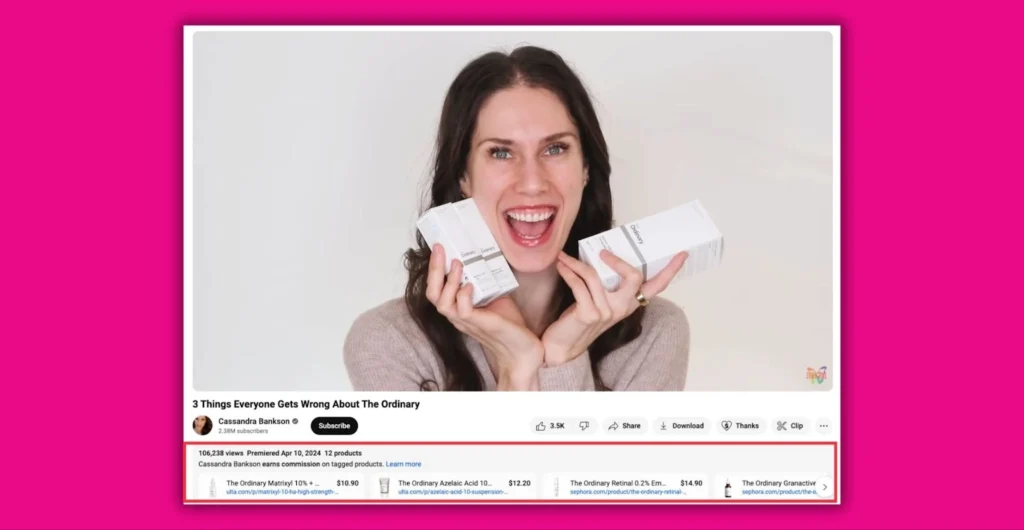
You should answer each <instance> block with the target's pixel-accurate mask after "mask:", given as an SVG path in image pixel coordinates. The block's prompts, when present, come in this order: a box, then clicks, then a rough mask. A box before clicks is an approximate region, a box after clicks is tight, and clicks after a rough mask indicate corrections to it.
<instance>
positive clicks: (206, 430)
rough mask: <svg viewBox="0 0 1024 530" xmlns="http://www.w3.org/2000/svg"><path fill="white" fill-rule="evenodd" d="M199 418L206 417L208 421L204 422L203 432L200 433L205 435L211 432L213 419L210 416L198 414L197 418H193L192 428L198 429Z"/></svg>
mask: <svg viewBox="0 0 1024 530" xmlns="http://www.w3.org/2000/svg"><path fill="white" fill-rule="evenodd" d="M199 418H206V423H204V424H203V432H201V433H200V434H202V435H204V436H205V435H207V434H210V431H212V430H213V420H211V419H210V417H209V416H196V419H194V420H192V430H195V429H196V422H197V421H199Z"/></svg>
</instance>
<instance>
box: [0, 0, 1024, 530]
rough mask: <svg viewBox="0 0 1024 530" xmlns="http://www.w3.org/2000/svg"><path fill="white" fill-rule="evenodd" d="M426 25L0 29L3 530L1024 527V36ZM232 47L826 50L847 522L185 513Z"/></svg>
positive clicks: (263, 14) (595, 16) (55, 12)
mask: <svg viewBox="0 0 1024 530" xmlns="http://www.w3.org/2000/svg"><path fill="white" fill-rule="evenodd" d="M531 3H532V4H533V9H532V11H533V12H536V13H543V15H542V16H530V15H527V14H526V13H527V12H528V9H527V7H528V5H529V4H531ZM414 4H416V3H414V2H409V6H408V7H402V8H401V9H399V5H400V3H397V2H392V3H385V2H373V3H371V5H372V6H373V7H367V6H356V7H341V6H342V3H341V2H326V1H301V2H289V3H288V5H289V7H285V4H284V3H283V2H282V3H280V4H279V5H274V4H273V3H271V2H265V1H248V2H224V1H214V2H179V3H177V4H175V5H171V4H170V3H168V4H166V5H164V4H163V3H161V2H120V3H113V2H99V3H86V4H84V5H73V4H70V3H69V4H67V5H57V4H53V3H40V4H39V5H36V6H30V2H28V1H23V2H10V3H7V4H5V6H4V7H2V8H0V10H2V11H0V13H2V15H0V20H4V21H5V22H6V24H4V27H3V31H2V32H0V45H2V48H0V49H2V50H3V51H2V54H0V56H2V57H3V60H2V61H0V68H2V70H0V71H2V72H3V74H2V76H0V79H2V81H0V86H2V88H0V90H2V102H3V113H2V115H0V131H2V132H0V134H2V135H3V142H2V144H0V145H2V158H0V177H2V180H0V182H2V184H0V241H2V246H0V248H2V254H0V268H2V271H3V274H2V275H0V277H2V280H0V282H2V283H0V317H2V318H0V355H2V362H3V368H2V373H3V378H2V381H3V389H2V392H3V410H4V411H5V413H6V414H5V416H6V418H5V421H4V424H5V429H4V437H3V440H4V441H3V444H4V446H5V447H4V449H3V454H4V459H3V467H2V469H0V475H2V477H3V479H2V480H0V495H2V496H0V526H2V525H9V526H12V527H23V528H32V527H61V526H88V527H111V528H128V527H168V528H171V527H175V528H184V527H189V528H205V527H232V528H243V527H246V528H271V527H277V528H283V527H288V528H300V527H317V528H327V527H381V528H382V527H396V526H415V527H418V528H424V529H426V528H481V527H522V526H534V525H536V526H539V527H560V528H575V527H586V528H591V529H596V528H619V527H634V528H640V527H650V528H676V527H682V526H686V527H741V526H742V527H750V526H757V527H772V528H776V527H797V528H802V527H806V526H812V527H835V528H854V527H879V526H885V527H906V526H914V527H985V526H1003V527H1010V526H1020V525H1022V524H1024V520H1022V516H1021V515H1020V514H1021V510H1020V505H1019V502H1018V501H1017V499H1018V498H1019V496H1020V490H1019V488H1018V487H1017V485H1019V476H1020V473H1021V472H1022V471H1024V469H1022V467H1024V466H1022V465H1021V457H1020V455H1019V448H1020V443H1021V442H1020V439H1019V438H1016V437H1014V438H1005V436H1007V435H1011V434H1014V433H1016V432H1019V430H1020V427H1019V426H1017V425H1014V424H1013V423H1012V420H1016V419H1017V417H1018V415H1019V414H1015V413H1016V412H1017V411H1016V410H1009V408H1010V406H1011V405H1013V404H1017V405H1018V406H1019V404H1020V403H1021V402H1022V400H1021V398H1020V396H1019V394H1018V393H1017V392H1016V391H1015V390H1016V387H1018V386H1019V384H1018V383H1017V381H1019V378H1020V373H1021V368H1022V366H1021V361H1020V353H1021V351H1022V350H1024V348H1022V346H1021V341H1020V333H1019V332H1015V331H1011V330H1012V329H1019V327H1020V325H1021V322H1020V320H1021V319H1020V318H1019V317H1020V313H1021V311H1020V309H1019V300H1020V299H1021V298H1022V296H1021V295H1022V289H1021V280H1020V277H1019V271H1020V270H1021V268H1022V267H1021V260H1020V251H1019V248H1017V247H1019V246H1020V242H1021V239H1022V238H1021V235H1020V232H1019V225H1020V221H1021V208H1020V206H1019V204H1018V199H1019V198H1020V195H1019V192H1020V187H1021V176H1020V175H1021V169H1020V164H1019V162H1018V160H1017V159H1018V158H1019V153H1020V150H1021V141H1020V130H1019V125H1020V123H1021V103H1020V94H1021V93H1022V92H1024V88H1022V87H1021V81H1020V78H1019V75H1020V67H1021V63H1020V61H1021V58H1020V57H1021V56H1020V43H1019V42H1018V41H1017V40H1016V38H1015V37H1012V36H1011V35H1013V34H1016V29H1017V28H1015V27H1013V25H1012V24H1011V23H1012V21H1013V20H1014V19H1015V18H1016V20H1020V18H1019V15H1018V16H1017V17H1013V16H1011V14H1010V13H1009V12H1008V11H1006V10H1004V9H1003V8H1001V7H999V6H997V5H993V4H989V3H986V2H971V3H970V4H969V6H970V10H969V11H968V10H967V8H964V7H961V6H955V5H954V4H946V6H945V7H936V6H938V5H940V4H938V3H928V4H925V5H924V6H923V7H903V6H901V5H900V4H898V3H896V2H886V3H883V4H882V5H881V6H872V5H869V4H868V3H866V2H865V3H862V4H860V3H859V4H858V5H856V6H854V4H853V2H849V3H847V5H837V4H830V5H823V4H822V3H820V2H811V1H802V2H801V1H789V2H784V3H777V4H775V5H773V6H765V5H759V3H757V2H750V1H725V2H715V3H714V5H713V6H710V5H709V6H690V5H685V6H676V7H671V6H669V2H666V3H665V4H666V5H665V6H657V7H656V6H655V5H654V4H651V5H648V6H640V5H638V4H636V3H629V4H628V7H627V6H623V7H600V6H599V5H597V4H595V3H593V2H569V1H563V2H558V3H547V2H516V3H513V4H501V5H493V6H491V5H490V4H482V3H481V4H476V3H471V2H465V3H463V5H455V4H454V3H452V4H449V5H450V7H445V8H439V10H438V11H437V13H434V11H435V8H433V7H431V8H427V7H417V6H415V5H414ZM398 11H401V12H402V13H403V14H402V15H389V14H388V13H393V12H398ZM428 11H429V13H430V14H428ZM509 13H519V14H516V15H510V14H509ZM236 22H239V23H353V24H358V23H517V22H519V23H525V22H530V23H532V22H550V23H638V24H648V23H665V24H676V23H814V24H840V25H841V26H842V45H843V50H842V60H843V67H842V74H843V81H842V97H843V110H842V116H843V123H842V135H843V140H842V143H843V159H842V170H843V174H842V178H843V182H842V191H843V201H842V202H843V263H842V265H843V300H842V309H843V377H844V380H843V383H844V384H843V386H844V392H845V395H844V402H843V417H842V421H843V431H844V439H843V445H842V446H841V458H842V465H843V468H842V475H841V487H842V488H843V490H842V491H843V505H842V506H839V507H835V506H748V507H737V506H728V507H726V506H654V507H637V506H607V507H604V506H569V507H553V506H540V507H515V506H499V507H487V506H474V507H450V506H407V507H406V506H368V507H361V506H337V505H333V506H263V507H254V506H190V507H185V506H182V504H181V491H182V488H181V426H180V424H179V421H178V420H179V419H180V417H181V412H180V411H181V408H180V407H181V406H182V402H181V396H182V389H181V386H182V385H181V375H182V359H181V355H182V292H181V291H182V277H181V271H182V267H181V260H182V250H181V246H182V235H181V233H182V147H181V142H182V88H181V87H182V25H183V24H186V23H189V24H204V23H236ZM1014 50H1016V51H1014ZM1014 153H1016V154H1014ZM1010 156H1012V157H1013V158H1009V157H1010ZM1014 224H1015V225H1017V226H1014ZM1004 307H1006V308H1007V309H1003V308H1004ZM92 406H96V408H91V407H92ZM1008 421H1010V423H1005V422H1008ZM951 422H956V423H951ZM1018 425H1019V424H1018ZM18 426H27V427H26V428H21V427H18ZM16 427H17V428H16ZM1014 446H1015V448H1014ZM1015 475H1016V476H1015ZM883 481H884V482H885V483H888V484H890V485H891V487H889V488H880V487H876V486H878V485H880V484H882V483H883Z"/></svg>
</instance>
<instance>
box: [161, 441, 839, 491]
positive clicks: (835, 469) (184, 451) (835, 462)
mask: <svg viewBox="0 0 1024 530" xmlns="http://www.w3.org/2000/svg"><path fill="white" fill-rule="evenodd" d="M190 445H312V446H315V445H320V446H325V445H329V446H334V445H347V446H353V445H356V446H359V445H636V446H651V445H824V446H832V481H833V482H832V483H833V487H834V488H835V493H834V494H833V495H832V498H831V499H792V500H786V499H704V500H699V499H447V500H442V499H401V500H399V499H308V500H300V499H189V498H188V494H187V488H186V487H185V484H186V478H185V477H186V475H187V471H188V470H187V465H186V461H187V455H188V446H190ZM181 498H182V499H184V502H186V503H190V504H838V503H839V442H763V441H758V442H692V441H687V442H662V441H657V442H639V441H630V442H620V441H608V442H560V441H536V442H532V441H531V442H183V444H182V446H181Z"/></svg>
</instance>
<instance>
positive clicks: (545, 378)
mask: <svg viewBox="0 0 1024 530" xmlns="http://www.w3.org/2000/svg"><path fill="white" fill-rule="evenodd" d="M538 377H539V379H540V389H541V390H542V391H544V390H546V391H555V392H558V391H581V390H584V391H586V390H594V372H593V371H592V370H591V367H590V353H589V352H583V353H582V354H581V355H579V356H578V357H576V358H575V359H573V360H571V361H569V362H566V363H562V364H559V365H557V366H545V367H543V368H541V369H540V373H539V375H538Z"/></svg>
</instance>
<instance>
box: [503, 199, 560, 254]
mask: <svg viewBox="0 0 1024 530" xmlns="http://www.w3.org/2000/svg"><path fill="white" fill-rule="evenodd" d="M557 214H558V209H557V208H555V207H554V206H530V207H521V208H511V209H509V210H506V211H505V215H504V217H505V224H506V225H507V226H508V230H509V235H510V236H511V239H512V241H514V242H515V243H516V244H518V245H520V246H523V247H527V248H534V247H537V246H540V245H543V244H544V243H546V242H547V241H548V239H551V232H552V227H553V226H554V225H555V217H557Z"/></svg>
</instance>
